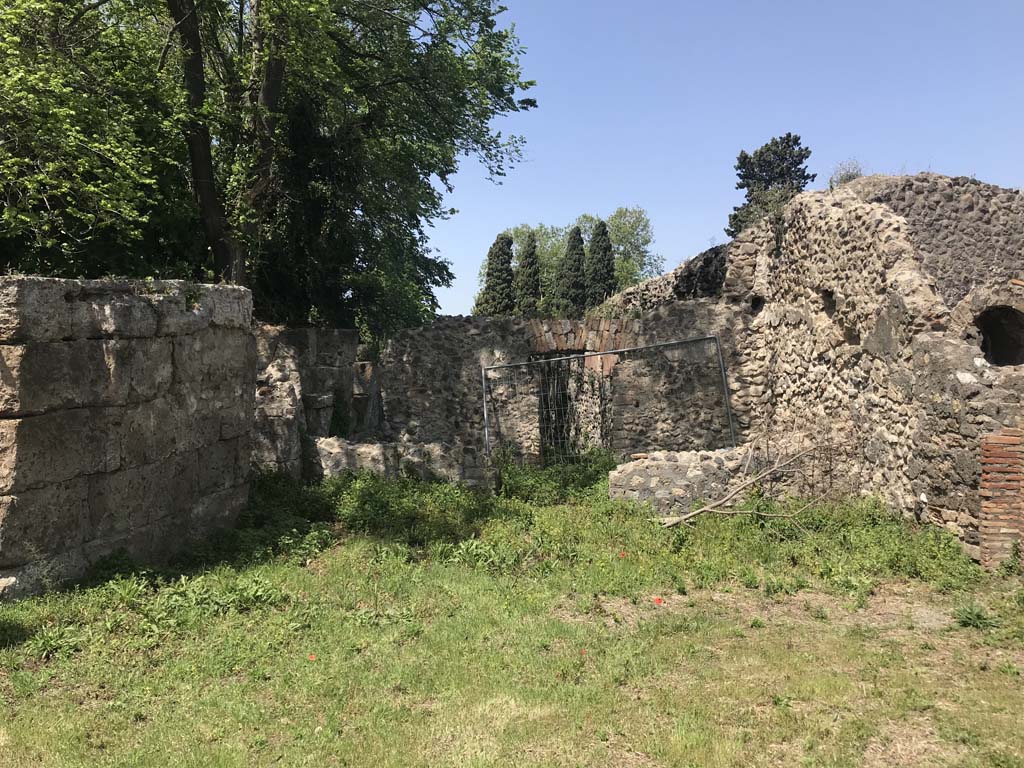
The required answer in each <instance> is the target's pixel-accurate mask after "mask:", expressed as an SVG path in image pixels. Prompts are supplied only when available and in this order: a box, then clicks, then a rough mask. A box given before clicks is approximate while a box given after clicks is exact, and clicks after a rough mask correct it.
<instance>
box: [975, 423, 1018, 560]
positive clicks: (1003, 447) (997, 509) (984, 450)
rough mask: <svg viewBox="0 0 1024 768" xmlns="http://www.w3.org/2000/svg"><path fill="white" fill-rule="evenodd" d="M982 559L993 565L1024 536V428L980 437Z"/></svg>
mask: <svg viewBox="0 0 1024 768" xmlns="http://www.w3.org/2000/svg"><path fill="white" fill-rule="evenodd" d="M978 495H979V496H980V497H981V519H980V521H979V522H980V525H979V531H978V533H979V537H980V544H981V563H982V565H984V566H985V567H986V568H992V567H995V566H997V565H999V563H1001V562H1002V561H1003V560H1005V559H1006V558H1007V557H1009V556H1010V553H1011V552H1012V551H1013V545H1014V543H1015V542H1021V541H1022V540H1024V431H1022V430H1020V429H1003V430H1001V431H999V432H996V433H994V434H991V435H984V436H983V437H982V438H981V487H980V488H979V491H978Z"/></svg>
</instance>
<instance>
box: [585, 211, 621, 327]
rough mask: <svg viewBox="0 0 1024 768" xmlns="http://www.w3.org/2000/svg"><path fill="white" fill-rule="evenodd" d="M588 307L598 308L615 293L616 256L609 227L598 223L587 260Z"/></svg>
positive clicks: (591, 239)
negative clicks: (613, 251)
mask: <svg viewBox="0 0 1024 768" xmlns="http://www.w3.org/2000/svg"><path fill="white" fill-rule="evenodd" d="M585 272H586V283H587V307H588V308H589V307H596V306H597V305H598V304H600V303H602V302H603V301H604V300H605V299H607V298H608V297H609V296H611V295H612V294H613V293H615V289H616V285H617V283H616V280H615V256H614V254H613V253H612V239H611V236H610V235H609V234H608V225H607V224H606V223H605V222H603V221H598V222H597V224H596V225H595V226H594V231H593V232H592V233H591V235H590V247H589V248H588V249H587V259H586V269H585Z"/></svg>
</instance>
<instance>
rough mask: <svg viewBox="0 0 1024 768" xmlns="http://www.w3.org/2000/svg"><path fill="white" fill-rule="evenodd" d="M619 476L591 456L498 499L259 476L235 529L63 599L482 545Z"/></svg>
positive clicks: (353, 478) (362, 480)
mask: <svg viewBox="0 0 1024 768" xmlns="http://www.w3.org/2000/svg"><path fill="white" fill-rule="evenodd" d="M613 466H614V462H613V461H611V460H610V459H609V457H608V456H606V455H605V454H599V453H594V454H593V455H590V454H588V455H586V456H584V457H582V458H581V459H580V460H577V461H575V462H573V463H571V464H567V465H555V466H550V467H546V468H527V467H515V466H513V467H510V468H503V475H504V478H505V479H504V487H503V488H502V490H501V492H500V493H499V494H497V495H495V494H492V493H489V492H485V491H480V490H475V489H472V488H469V487H467V486H465V485H458V484H452V483H443V482H440V483H435V482H425V481H422V480H417V479H412V478H404V477H403V478H390V479H388V478H383V477H380V476H377V475H371V474H365V473H364V474H356V475H347V476H341V477H335V478H330V479H328V480H326V481H324V482H321V483H314V484H307V483H302V482H300V481H297V480H294V479H292V478H290V477H287V476H285V475H281V474H265V473H257V474H256V475H255V476H254V478H253V484H252V494H251V497H250V501H249V505H248V507H247V509H246V510H245V512H244V513H243V514H242V516H241V518H240V519H239V520H238V524H237V526H236V527H234V528H231V529H226V530H221V531H215V532H212V533H210V534H209V535H208V536H206V537H204V538H203V539H202V540H200V541H197V542H193V543H192V544H191V545H190V546H189V547H188V549H187V550H185V551H184V552H183V553H181V554H179V555H178V556H176V557H175V558H174V559H173V560H171V561H170V562H169V563H167V564H165V565H161V566H159V567H140V566H139V565H138V564H136V563H134V562H132V560H131V559H130V558H128V557H127V556H126V555H124V554H123V553H115V554H113V555H110V556H108V557H106V558H104V559H103V560H101V561H99V562H97V563H96V564H95V565H94V566H93V568H92V569H91V571H90V572H89V574H88V575H87V576H86V577H85V578H84V579H81V580H79V581H77V582H75V583H74V584H71V585H67V586H66V587H65V589H68V588H74V587H95V586H99V585H101V584H104V583H106V582H108V581H110V580H112V579H116V578H120V577H131V576H136V575H145V576H147V577H148V578H159V579H162V580H171V579H175V578H178V577H180V576H191V575H195V574H198V573H201V572H203V571H208V570H210V569H213V568H217V567H219V566H225V565H227V566H233V567H243V566H247V565H254V564H258V563H261V562H268V561H271V560H274V559H279V558H282V557H283V558H288V559H291V560H294V561H296V562H300V563H304V562H307V561H309V560H311V559H313V558H314V557H316V555H317V554H318V553H319V552H321V551H323V550H325V549H327V548H328V547H330V546H332V545H334V544H335V543H336V542H338V541H339V540H341V539H342V538H345V537H354V536H361V537H365V538H368V539H371V540H374V541H377V542H380V543H381V544H383V545H389V544H399V545H404V546H406V547H409V548H410V549H412V550H414V551H416V550H425V549H427V548H428V547H430V546H431V545H432V544H436V543H443V542H448V543H457V542H460V541H463V540H465V539H470V538H473V537H475V536H477V535H479V533H480V531H481V528H482V527H483V525H484V524H485V523H486V522H487V521H488V520H492V519H495V518H506V519H507V518H510V517H521V516H523V515H530V514H531V513H530V511H529V505H531V504H532V505H537V504H540V505H545V504H558V503H562V502H565V501H567V500H570V499H572V498H573V497H574V495H575V494H578V493H580V492H583V491H584V490H585V489H586V488H590V487H592V486H593V485H594V483H596V482H597V481H599V480H600V479H602V478H603V477H605V476H606V475H607V472H608V469H609V468H610V467H613Z"/></svg>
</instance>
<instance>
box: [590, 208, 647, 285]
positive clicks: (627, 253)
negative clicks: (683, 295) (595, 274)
mask: <svg viewBox="0 0 1024 768" xmlns="http://www.w3.org/2000/svg"><path fill="white" fill-rule="evenodd" d="M598 221H601V219H600V217H598V216H594V215H593V214H589V213H584V214H583V215H581V216H580V217H579V218H577V219H576V226H578V227H579V228H580V229H581V230H582V231H583V239H584V240H585V241H587V242H588V243H589V242H590V240H591V238H592V237H593V233H594V227H595V226H596V225H597V222H598ZM605 223H606V224H607V226H608V233H609V236H610V237H611V241H612V252H613V254H614V256H615V281H616V290H618V291H621V290H624V289H626V288H628V287H629V286H631V285H636V284H637V283H639V282H640V281H641V280H646V279H647V278H649V277H655V276H657V275H660V274H661V273H662V271H663V270H664V268H665V259H664V257H662V256H660V255H659V254H657V253H654V252H653V251H652V250H651V244H652V243H653V242H654V227H653V226H652V225H651V219H650V217H649V216H648V214H647V211H645V210H644V209H643V208H639V207H633V208H624V207H620V208H616V209H615V210H614V211H612V213H611V214H610V215H609V216H608V218H607V219H606V220H605Z"/></svg>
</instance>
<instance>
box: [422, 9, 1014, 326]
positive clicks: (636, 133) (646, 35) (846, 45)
mask: <svg viewBox="0 0 1024 768" xmlns="http://www.w3.org/2000/svg"><path fill="white" fill-rule="evenodd" d="M506 4H507V5H508V6H509V11H508V13H506V14H505V18H506V20H507V21H511V22H512V23H514V24H515V26H516V30H517V32H518V34H519V37H520V39H521V41H522V42H523V44H524V45H525V46H526V47H527V49H528V50H527V52H526V54H525V55H524V56H523V60H522V63H523V70H524V74H525V76H526V78H528V79H535V80H537V81H538V84H537V87H536V88H535V89H533V90H532V91H531V93H530V95H532V96H535V97H536V98H537V99H538V101H539V102H540V105H539V107H538V108H537V109H536V110H532V111H530V112H527V113H525V114H522V115H515V116H513V117H511V118H509V119H507V120H504V121H502V123H501V124H500V126H499V127H500V128H501V130H503V131H504V132H507V133H517V134H521V135H524V136H525V137H526V139H527V146H526V152H525V157H524V162H522V163H521V164H520V165H518V166H517V167H516V168H514V169H513V170H512V171H511V173H510V174H509V175H508V177H506V178H505V180H504V182H503V183H502V184H501V185H500V186H496V185H494V184H493V183H491V182H489V181H488V180H487V179H486V177H485V174H484V173H483V172H482V171H481V169H480V168H479V166H478V165H477V164H476V163H475V162H474V161H467V162H464V164H463V168H462V170H461V171H460V172H459V174H458V175H457V176H456V177H455V192H454V194H452V195H451V196H450V197H449V198H448V201H449V203H450V205H451V206H453V207H455V208H457V209H458V211H459V212H458V213H457V214H456V215H455V216H454V217H453V218H451V219H450V220H447V221H444V222H440V223H438V224H437V226H436V227H435V228H434V229H433V230H432V231H431V238H430V241H431V246H432V247H433V248H435V249H436V250H437V252H438V255H439V256H441V257H442V258H446V259H448V260H449V261H450V262H452V268H453V271H454V273H455V275H456V280H455V283H454V285H453V286H452V287H451V288H450V289H443V290H441V291H440V292H439V294H438V295H439V299H440V301H441V311H442V312H443V313H445V314H468V312H469V311H470V308H471V306H472V302H473V295H474V293H475V292H476V289H477V285H476V277H477V270H478V268H479V265H480V262H481V260H482V259H483V257H484V255H485V254H486V252H487V248H488V246H489V245H490V244H491V241H492V240H493V239H494V236H495V235H496V234H497V233H498V232H500V231H501V230H503V229H505V228H506V227H509V226H513V225H515V224H519V223H522V222H527V223H530V224H536V223H538V222H544V223H548V224H559V225H561V224H566V223H568V222H570V221H571V220H573V219H574V218H575V217H576V216H577V215H578V214H580V213H583V212H590V213H595V214H598V215H604V214H608V213H610V212H611V211H612V210H614V209H615V208H617V207H618V206H620V205H640V206H643V207H644V208H646V209H647V211H648V212H649V213H650V216H651V220H652V222H653V224H654V233H655V237H656V242H655V249H656V250H657V251H658V252H659V253H661V254H662V255H664V257H665V263H666V268H667V269H671V268H673V267H675V266H677V265H678V264H679V263H680V262H681V261H685V260H686V259H688V258H690V257H691V256H692V255H694V254H695V253H697V252H699V251H701V250H703V249H704V248H707V247H708V245H709V243H711V242H712V241H714V242H724V241H725V240H726V239H727V238H726V237H725V235H724V234H723V232H722V227H723V226H724V225H725V223H726V218H727V216H728V214H729V212H730V211H731V210H732V207H733V206H734V205H737V204H738V203H739V202H740V201H741V199H742V193H741V192H739V191H737V190H736V189H735V181H736V179H735V172H734V171H733V164H734V163H735V161H736V155H737V153H738V152H739V150H741V149H747V150H753V149H756V148H757V147H758V146H760V145H761V144H763V143H764V142H765V141H767V140H768V139H770V138H771V137H772V136H776V135H779V134H782V133H785V132H786V131H793V132H794V133H798V134H800V135H801V137H802V138H803V140H804V143H805V144H806V145H807V146H809V147H810V148H811V149H812V150H813V153H814V154H813V155H812V156H811V159H810V163H809V165H810V170H811V171H812V172H815V173H817V174H818V179H817V181H816V182H815V183H814V184H813V185H812V186H814V187H821V186H823V185H826V184H827V180H828V176H829V174H830V173H831V171H832V169H833V168H834V166H835V164H836V163H837V162H839V161H841V160H845V159H848V158H851V157H852V158H856V159H857V160H858V161H860V163H861V164H862V166H863V167H864V168H865V170H866V171H867V172H869V173H917V172H918V171H925V170H930V171H935V172H937V173H945V174H949V175H954V176H956V175H966V176H971V175H973V176H976V177H977V178H979V179H981V180H984V181H988V182H992V183H995V184H999V185H1002V186H1007V187H1021V186H1024V0H973V2H962V1H958V2H951V1H950V0H888V1H887V2H879V1H878V0H858V2H853V3H841V2H829V1H828V0H801V1H799V2H794V1H793V0H781V2H772V3H769V2H760V1H756V0H746V1H741V0H728V1H724V2H722V1H718V0H700V2H697V1H696V0H693V1H691V0H615V1H614V2H613V1H612V0H506Z"/></svg>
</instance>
